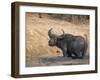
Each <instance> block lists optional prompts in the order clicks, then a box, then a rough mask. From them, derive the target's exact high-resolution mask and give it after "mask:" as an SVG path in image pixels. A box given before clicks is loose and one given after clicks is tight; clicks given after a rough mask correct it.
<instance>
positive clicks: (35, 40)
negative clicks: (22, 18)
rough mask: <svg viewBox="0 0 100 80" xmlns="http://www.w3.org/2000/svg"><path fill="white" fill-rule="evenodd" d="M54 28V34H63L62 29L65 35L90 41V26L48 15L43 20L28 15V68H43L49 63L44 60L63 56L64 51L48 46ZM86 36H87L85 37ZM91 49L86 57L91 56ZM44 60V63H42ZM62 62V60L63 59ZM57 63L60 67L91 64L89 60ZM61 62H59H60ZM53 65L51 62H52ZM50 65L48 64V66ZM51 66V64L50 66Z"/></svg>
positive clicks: (35, 15)
mask: <svg viewBox="0 0 100 80" xmlns="http://www.w3.org/2000/svg"><path fill="white" fill-rule="evenodd" d="M50 28H53V33H55V34H58V35H60V34H62V31H61V29H63V30H64V31H65V33H70V34H73V35H81V36H83V37H84V38H86V36H87V40H89V24H88V23H87V24H81V23H80V24H74V22H68V21H65V20H60V19H55V18H54V19H53V18H50V17H49V16H48V15H47V14H42V18H39V15H38V14H34V13H26V66H27V67H32V66H41V65H45V66H46V64H47V63H48V60H47V62H46V63H45V62H43V59H44V58H51V60H52V57H55V58H56V57H58V56H62V51H61V50H60V49H59V48H57V47H50V46H48V40H49V37H48V30H49V29H50ZM85 35H86V36H85ZM88 53H89V49H88V50H87V54H86V56H89V54H88ZM41 60H42V61H41ZM61 60H62V58H61ZM69 60H70V61H69ZM69 60H68V61H69V62H68V61H67V60H66V59H65V60H64V61H60V62H59V63H58V62H55V63H56V64H51V65H58V64H59V65H60V64H62V63H64V64H66V62H65V61H67V63H68V64H75V62H76V64H82V63H86V64H87V63H89V58H88V57H87V58H86V60H85V59H83V60H82V59H81V60H75V61H74V60H72V59H69ZM58 61H59V60H58ZM78 61H79V62H78ZM50 63H51V62H50ZM47 65H48V64H47ZM49 65H50V64H49Z"/></svg>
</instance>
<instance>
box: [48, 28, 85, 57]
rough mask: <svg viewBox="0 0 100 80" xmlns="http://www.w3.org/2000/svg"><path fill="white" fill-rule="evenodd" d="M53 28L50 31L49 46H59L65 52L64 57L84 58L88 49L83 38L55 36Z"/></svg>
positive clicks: (66, 35) (63, 35)
mask: <svg viewBox="0 0 100 80" xmlns="http://www.w3.org/2000/svg"><path fill="white" fill-rule="evenodd" d="M51 31H52V28H51V29H50V30H49V31H48V36H49V38H50V39H49V42H48V43H49V46H57V47H58V48H60V49H61V50H62V52H63V56H64V57H72V58H83V57H84V55H85V52H86V49H87V42H86V40H85V39H84V38H83V37H82V36H74V35H72V34H65V32H64V31H63V30H62V32H63V34H62V35H56V34H53V33H52V32H51Z"/></svg>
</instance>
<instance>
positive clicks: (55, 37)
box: [48, 28, 65, 46]
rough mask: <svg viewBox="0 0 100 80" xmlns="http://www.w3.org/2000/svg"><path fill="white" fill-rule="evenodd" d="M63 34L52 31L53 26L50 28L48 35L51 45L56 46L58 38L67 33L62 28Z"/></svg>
mask: <svg viewBox="0 0 100 80" xmlns="http://www.w3.org/2000/svg"><path fill="white" fill-rule="evenodd" d="M62 32H63V34H61V35H57V34H53V33H52V28H51V29H49V31H48V36H49V38H50V39H49V46H55V45H56V43H57V42H58V40H60V39H62V38H63V37H64V35H65V33H64V31H63V30H62Z"/></svg>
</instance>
